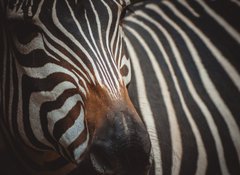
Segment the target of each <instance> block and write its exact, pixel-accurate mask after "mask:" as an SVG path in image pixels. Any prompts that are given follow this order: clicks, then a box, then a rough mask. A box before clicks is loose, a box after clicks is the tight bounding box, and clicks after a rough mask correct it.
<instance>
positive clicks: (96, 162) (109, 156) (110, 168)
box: [90, 112, 151, 175]
mask: <svg viewBox="0 0 240 175" xmlns="http://www.w3.org/2000/svg"><path fill="white" fill-rule="evenodd" d="M108 118H109V117H108ZM150 151H151V144H150V140H149V136H148V133H147V131H146V129H145V127H144V125H143V123H142V122H139V121H136V120H135V119H134V117H132V116H131V115H129V113H126V112H119V113H117V114H115V115H114V117H110V119H108V120H107V121H106V122H105V124H104V125H103V126H102V127H101V128H99V129H98V130H97V131H96V134H95V136H94V138H93V143H92V146H91V149H90V158H91V161H92V164H93V166H94V168H95V169H96V170H97V171H98V172H100V173H101V174H105V175H112V174H114V175H146V174H147V172H148V169H149V167H150Z"/></svg>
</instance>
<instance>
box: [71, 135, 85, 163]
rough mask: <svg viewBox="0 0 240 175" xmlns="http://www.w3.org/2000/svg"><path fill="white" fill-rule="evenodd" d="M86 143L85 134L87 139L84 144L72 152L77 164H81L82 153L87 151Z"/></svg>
mask: <svg viewBox="0 0 240 175" xmlns="http://www.w3.org/2000/svg"><path fill="white" fill-rule="evenodd" d="M88 141H89V134H87V138H86V140H85V141H84V143H82V144H80V145H79V146H78V147H77V148H76V149H75V150H74V152H73V154H74V158H75V160H76V161H77V163H80V162H81V160H82V159H81V155H82V154H83V152H84V151H85V150H86V149H87V146H88Z"/></svg>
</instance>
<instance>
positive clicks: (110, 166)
mask: <svg viewBox="0 0 240 175" xmlns="http://www.w3.org/2000/svg"><path fill="white" fill-rule="evenodd" d="M128 3H129V2H128V1H127V0H48V1H46V0H35V1H33V0H17V1H14V0H12V1H9V2H8V4H7V8H6V14H7V15H6V18H7V23H8V27H9V32H7V33H6V35H8V37H9V39H8V41H9V43H8V45H9V48H8V49H9V53H10V57H11V58H10V59H9V58H8V59H9V60H7V61H5V62H4V64H3V65H5V67H8V66H12V67H11V68H5V71H6V72H7V71H8V70H11V71H9V72H10V74H9V75H8V76H9V77H11V80H10V81H9V82H10V85H9V86H10V87H12V88H10V91H11V92H10V93H9V94H11V95H12V99H13V100H12V101H15V100H16V101H17V102H14V103H13V104H12V105H15V107H14V109H16V113H15V114H14V112H13V114H12V115H13V116H12V117H16V118H17V124H18V128H17V131H15V132H19V133H20V136H21V139H22V140H23V141H24V143H25V144H27V145H28V146H31V147H32V148H34V149H38V150H48V149H52V150H56V151H57V152H59V153H60V154H61V155H62V156H64V157H65V158H66V159H68V160H71V161H72V162H74V163H80V162H81V161H82V160H83V159H84V158H85V157H87V156H90V158H91V160H92V163H93V165H94V167H95V168H96V169H97V170H98V171H100V172H101V173H105V174H111V173H116V172H117V174H129V173H130V174H143V173H144V172H146V171H147V169H148V166H149V154H150V149H151V148H150V147H151V146H150V140H149V136H148V134H147V131H146V129H145V127H144V124H143V122H142V120H141V119H140V117H139V115H138V114H137V112H136V110H135V109H134V106H133V105H132V103H131V101H130V99H129V97H128V93H127V89H126V85H127V84H128V83H129V81H130V77H131V76H130V73H131V70H130V64H129V60H128V59H127V57H126V56H125V53H124V49H123V32H122V29H121V16H122V15H121V14H122V13H123V9H124V7H125V6H126V5H127V4H128ZM7 74H8V73H5V75H7ZM6 82H8V81H5V83H6ZM3 84H4V83H3ZM11 107H12V106H11ZM9 108H10V107H9ZM12 130H13V133H15V132H14V130H16V128H12Z"/></svg>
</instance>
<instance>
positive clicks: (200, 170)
mask: <svg viewBox="0 0 240 175" xmlns="http://www.w3.org/2000/svg"><path fill="white" fill-rule="evenodd" d="M135 13H136V14H137V15H138V16H141V17H143V18H145V19H146V20H147V21H148V22H151V23H152V24H153V25H155V26H156V27H157V28H158V29H159V30H160V31H161V32H162V33H163V34H164V36H165V37H166V38H167V40H168V42H169V44H170V46H171V49H172V50H173V53H174V55H175V57H176V58H177V59H178V60H179V61H180V62H181V65H182V59H181V56H180V53H179V51H178V49H177V46H176V45H175V42H174V40H173V38H172V37H171V36H170V34H169V33H168V32H167V30H166V29H164V28H163V27H162V26H161V25H160V24H159V23H158V22H157V21H155V20H153V19H152V18H151V17H150V16H148V15H146V14H145V13H143V12H141V11H137V12H135ZM128 20H131V18H128ZM131 21H132V22H135V23H137V24H138V25H139V26H141V27H143V28H144V29H145V30H147V31H148V32H149V34H150V35H151V37H152V39H153V40H154V41H155V42H156V45H157V46H159V49H160V51H161V53H162V54H163V58H164V60H165V61H166V63H167V65H168V68H169V70H170V73H171V77H172V78H173V81H174V84H175V87H176V90H177V92H178V95H179V99H180V101H181V104H182V107H183V110H184V112H185V114H186V117H187V119H188V121H189V124H190V126H191V128H192V131H193V133H194V136H195V138H196V142H197V149H198V162H197V170H196V174H205V172H206V168H207V155H206V150H205V149H204V144H203V140H202V138H201V134H200V132H199V129H198V127H197V125H196V123H195V121H194V120H193V116H192V115H191V113H190V111H189V108H188V106H187V105H186V102H185V100H184V97H183V94H182V91H181V88H180V86H179V82H178V80H177V78H176V76H175V72H174V69H173V67H172V64H171V62H170V58H169V57H168V55H167V53H166V51H165V49H164V47H163V45H162V43H161V42H160V40H159V39H158V36H157V34H156V33H154V31H153V30H152V29H151V28H150V27H148V26H146V25H145V24H144V23H143V22H140V21H138V20H137V19H133V20H131ZM182 71H184V72H185V74H186V73H187V72H186V71H185V69H184V70H182ZM158 76H163V75H158ZM190 85H191V84H190ZM173 144H174V143H173ZM173 164H174V163H173ZM173 174H174V173H173Z"/></svg>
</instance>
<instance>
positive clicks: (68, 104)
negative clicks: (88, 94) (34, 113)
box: [39, 85, 82, 135]
mask: <svg viewBox="0 0 240 175" xmlns="http://www.w3.org/2000/svg"><path fill="white" fill-rule="evenodd" d="M70 88H72V87H71V85H70V86H69V87H66V88H64V89H62V90H66V89H70ZM50 93H53V92H50ZM59 95H60V94H59ZM39 98H40V97H39ZM43 100H44V101H46V99H43ZM78 102H82V98H81V96H80V95H79V94H75V95H73V96H71V97H69V98H68V99H67V100H66V101H65V102H64V104H63V105H62V106H61V107H60V108H59V109H55V110H53V111H50V112H48V114H47V119H48V130H49V132H50V134H51V135H53V130H54V126H55V124H56V122H58V121H59V120H61V119H63V118H64V117H66V115H67V114H68V113H69V111H70V110H71V109H72V108H73V107H74V106H75V105H76V104H77V103H78Z"/></svg>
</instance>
